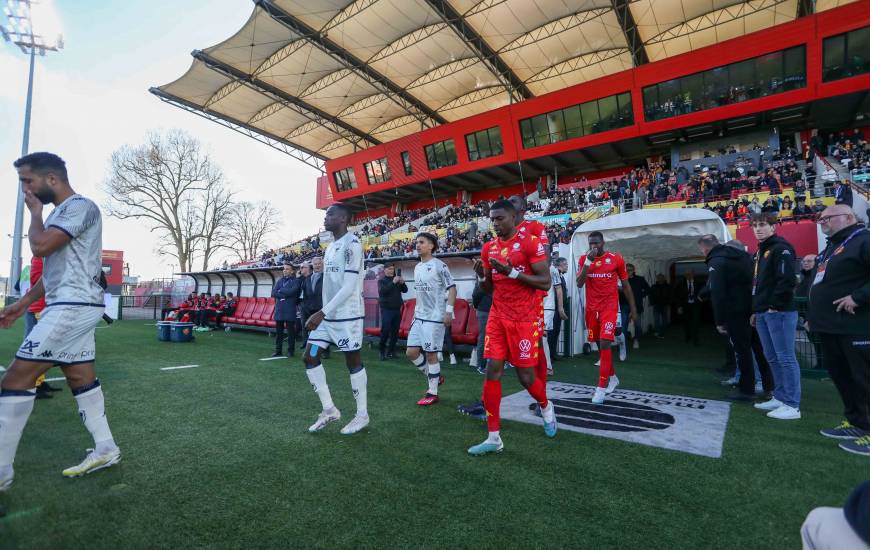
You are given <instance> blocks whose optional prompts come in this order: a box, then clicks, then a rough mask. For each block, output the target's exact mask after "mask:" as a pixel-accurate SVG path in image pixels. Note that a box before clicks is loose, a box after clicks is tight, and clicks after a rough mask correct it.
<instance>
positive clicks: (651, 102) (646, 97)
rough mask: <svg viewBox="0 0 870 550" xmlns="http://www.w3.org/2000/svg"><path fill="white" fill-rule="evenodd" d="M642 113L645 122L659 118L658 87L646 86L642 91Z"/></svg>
mask: <svg viewBox="0 0 870 550" xmlns="http://www.w3.org/2000/svg"><path fill="white" fill-rule="evenodd" d="M643 113H644V117H645V118H646V119H647V120H657V119H658V118H659V116H658V113H659V90H658V86H655V85H653V86H647V87H646V88H644V89H643Z"/></svg>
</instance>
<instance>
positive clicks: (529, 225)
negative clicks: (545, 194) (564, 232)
mask: <svg viewBox="0 0 870 550" xmlns="http://www.w3.org/2000/svg"><path fill="white" fill-rule="evenodd" d="M517 233H520V234H523V235H534V236H536V237H537V238H539V239H541V242H542V243H543V244H544V246H549V245H550V239H549V238H548V237H547V228H546V226H544V224H542V223H541V222H539V221H538V220H523V221H522V222H521V223H520V224H519V225H518V226H517Z"/></svg>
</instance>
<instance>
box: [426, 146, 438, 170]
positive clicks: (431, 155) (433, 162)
mask: <svg viewBox="0 0 870 550" xmlns="http://www.w3.org/2000/svg"><path fill="white" fill-rule="evenodd" d="M424 149H425V151H426V164H428V165H429V170H434V169H435V168H437V167H438V159H436V158H435V147H434V146H433V145H427V146H426V147H425V148H424Z"/></svg>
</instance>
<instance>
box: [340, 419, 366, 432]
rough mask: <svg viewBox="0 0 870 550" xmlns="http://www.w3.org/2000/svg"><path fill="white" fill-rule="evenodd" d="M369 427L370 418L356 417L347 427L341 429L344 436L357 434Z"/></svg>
mask: <svg viewBox="0 0 870 550" xmlns="http://www.w3.org/2000/svg"><path fill="white" fill-rule="evenodd" d="M368 425H369V417H368V416H354V417H353V420H351V421H350V422H348V424H347V426H345V427H344V428H342V429H341V434H342V435H351V434H355V433H357V432H358V431H360V430H362V429H363V428H365V427H366V426H368Z"/></svg>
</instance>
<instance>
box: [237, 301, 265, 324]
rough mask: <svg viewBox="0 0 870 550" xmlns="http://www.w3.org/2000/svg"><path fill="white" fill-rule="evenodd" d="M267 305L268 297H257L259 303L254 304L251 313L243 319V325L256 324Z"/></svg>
mask: <svg viewBox="0 0 870 550" xmlns="http://www.w3.org/2000/svg"><path fill="white" fill-rule="evenodd" d="M265 307H266V299H265V298H257V303H256V304H254V309H253V311H251V313H250V314H249V315H248V316H246V317H245V318H244V319H242V324H243V325H256V324H257V320H259V319H260V315H262V313H263V309H265Z"/></svg>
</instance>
